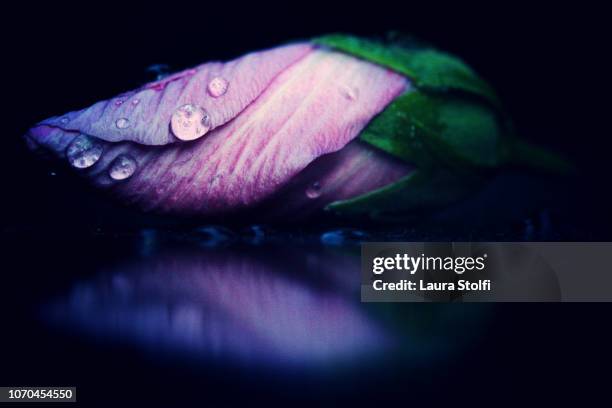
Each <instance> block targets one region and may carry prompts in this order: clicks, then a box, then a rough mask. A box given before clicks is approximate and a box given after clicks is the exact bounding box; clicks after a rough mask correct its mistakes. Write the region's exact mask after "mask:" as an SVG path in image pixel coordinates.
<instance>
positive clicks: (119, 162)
mask: <svg viewBox="0 0 612 408" xmlns="http://www.w3.org/2000/svg"><path fill="white" fill-rule="evenodd" d="M137 167H138V165H137V164H136V160H134V159H133V158H132V157H131V156H128V155H127V154H120V155H119V156H117V157H116V158H115V160H113V162H112V163H111V166H110V168H109V170H108V175H109V176H110V178H112V179H113V180H117V181H119V180H125V179H127V178H129V177H131V176H132V174H134V172H135V171H136V168H137Z"/></svg>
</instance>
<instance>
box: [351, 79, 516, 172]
mask: <svg viewBox="0 0 612 408" xmlns="http://www.w3.org/2000/svg"><path fill="white" fill-rule="evenodd" d="M502 133H503V127H501V126H500V122H499V120H498V117H497V115H496V114H495V112H494V111H493V110H491V109H490V108H489V107H488V106H486V105H483V104H481V103H478V102H474V101H470V100H468V99H466V98H461V99H460V98H456V97H452V96H447V97H443V96H439V95H428V94H425V93H422V92H420V91H413V92H409V93H405V94H403V95H401V96H399V97H398V98H396V99H395V100H394V101H393V102H392V103H391V104H389V106H388V107H387V108H386V109H385V110H384V111H383V112H382V113H381V114H380V115H378V116H377V117H376V118H374V119H373V120H372V121H371V122H370V123H369V124H368V126H367V127H366V128H365V129H364V130H363V132H362V133H361V134H360V136H359V137H360V139H361V140H363V141H365V142H367V143H369V144H371V145H373V146H376V147H377V148H379V149H381V150H383V151H385V152H387V153H389V154H392V155H394V156H396V157H399V158H401V159H403V160H405V161H406V162H408V163H412V164H415V165H416V166H417V167H419V168H426V169H430V168H436V167H440V165H444V166H450V167H457V166H479V167H494V166H497V165H499V164H500V163H501V162H502V161H503V160H504V159H505V155H506V150H505V148H504V146H503V144H502Z"/></svg>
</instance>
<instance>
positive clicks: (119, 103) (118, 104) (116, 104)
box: [115, 99, 123, 106]
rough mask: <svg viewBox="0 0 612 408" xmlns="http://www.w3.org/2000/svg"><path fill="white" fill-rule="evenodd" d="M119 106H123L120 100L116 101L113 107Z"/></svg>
mask: <svg viewBox="0 0 612 408" xmlns="http://www.w3.org/2000/svg"><path fill="white" fill-rule="evenodd" d="M121 105H123V100H121V99H117V100H116V101H115V106H121Z"/></svg>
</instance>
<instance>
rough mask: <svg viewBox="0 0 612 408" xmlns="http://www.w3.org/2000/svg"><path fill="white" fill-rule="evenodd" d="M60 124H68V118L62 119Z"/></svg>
mask: <svg viewBox="0 0 612 408" xmlns="http://www.w3.org/2000/svg"><path fill="white" fill-rule="evenodd" d="M60 122H62V123H63V124H66V123H68V118H61V119H60Z"/></svg>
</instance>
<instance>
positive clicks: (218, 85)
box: [208, 77, 229, 98]
mask: <svg viewBox="0 0 612 408" xmlns="http://www.w3.org/2000/svg"><path fill="white" fill-rule="evenodd" d="M228 85H229V83H228V82H227V81H226V80H225V79H224V78H221V77H215V78H213V79H212V80H211V81H210V82H209V83H208V94H209V95H210V96H212V97H213V98H218V97H220V96H222V95H224V94H225V92H227V87H228Z"/></svg>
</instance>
